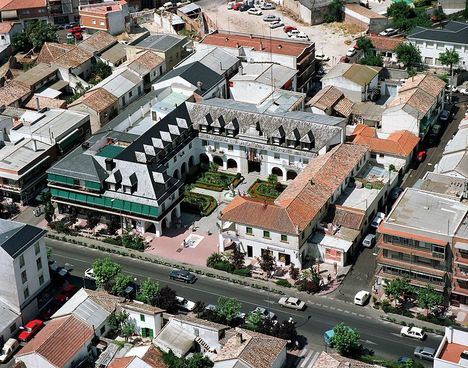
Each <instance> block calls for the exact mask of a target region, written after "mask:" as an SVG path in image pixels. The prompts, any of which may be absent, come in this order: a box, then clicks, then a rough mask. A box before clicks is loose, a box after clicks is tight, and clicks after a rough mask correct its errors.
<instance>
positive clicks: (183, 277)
mask: <svg viewBox="0 0 468 368" xmlns="http://www.w3.org/2000/svg"><path fill="white" fill-rule="evenodd" d="M169 277H170V279H171V280H177V281H182V282H185V283H187V284H193V283H194V282H195V281H196V280H197V278H196V276H195V275H194V274H192V273H190V272H188V271H186V270H172V271H171V273H170V274H169Z"/></svg>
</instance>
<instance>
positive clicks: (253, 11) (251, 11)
mask: <svg viewBox="0 0 468 368" xmlns="http://www.w3.org/2000/svg"><path fill="white" fill-rule="evenodd" d="M247 13H249V14H252V15H262V14H263V13H262V11H261V10H260V9H258V8H250V9H249V10H247Z"/></svg>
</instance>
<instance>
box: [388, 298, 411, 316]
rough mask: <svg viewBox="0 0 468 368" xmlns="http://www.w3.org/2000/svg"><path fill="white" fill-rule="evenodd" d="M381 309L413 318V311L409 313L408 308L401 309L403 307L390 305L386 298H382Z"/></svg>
mask: <svg viewBox="0 0 468 368" xmlns="http://www.w3.org/2000/svg"><path fill="white" fill-rule="evenodd" d="M382 310H383V311H384V312H385V313H393V314H399V315H401V316H405V317H409V318H413V313H411V312H410V311H409V310H406V309H403V308H395V307H392V306H391V305H390V303H389V302H388V300H384V301H383V302H382Z"/></svg>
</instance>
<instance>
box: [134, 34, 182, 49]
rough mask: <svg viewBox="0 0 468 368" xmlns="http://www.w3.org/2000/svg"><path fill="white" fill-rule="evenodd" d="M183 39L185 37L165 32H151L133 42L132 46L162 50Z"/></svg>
mask: <svg viewBox="0 0 468 368" xmlns="http://www.w3.org/2000/svg"><path fill="white" fill-rule="evenodd" d="M185 41H186V37H180V36H175V35H170V34H165V33H152V34H150V35H149V36H148V37H146V38H144V39H142V40H141V41H139V42H137V43H135V44H134V46H137V47H143V48H145V49H152V50H156V51H162V52H164V51H167V50H170V49H171V48H172V47H174V46H175V45H177V44H178V43H180V42H185Z"/></svg>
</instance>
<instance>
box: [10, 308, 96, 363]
mask: <svg viewBox="0 0 468 368" xmlns="http://www.w3.org/2000/svg"><path fill="white" fill-rule="evenodd" d="M93 335H94V333H93V329H92V328H91V327H89V326H88V325H87V324H86V323H84V322H82V321H80V320H79V319H77V318H75V317H74V316H73V315H69V316H65V317H60V318H55V319H52V320H51V321H50V322H48V323H47V324H46V325H45V327H44V328H43V329H42V330H41V331H39V332H38V334H37V335H36V337H34V338H33V339H32V340H31V341H30V342H29V343H28V344H26V346H25V347H24V348H23V349H21V351H20V352H19V353H18V354H17V357H18V358H20V359H21V357H22V356H24V355H27V354H39V355H41V356H42V357H43V358H44V359H46V360H47V361H48V362H50V363H51V364H52V365H54V366H55V367H64V366H65V365H66V364H67V363H69V362H70V361H71V360H73V358H74V357H75V355H76V354H77V353H78V352H79V351H80V350H81V349H82V348H83V346H85V344H86V343H87V342H88V341H90V340H91V339H92V337H93Z"/></svg>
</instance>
